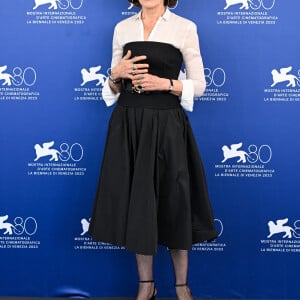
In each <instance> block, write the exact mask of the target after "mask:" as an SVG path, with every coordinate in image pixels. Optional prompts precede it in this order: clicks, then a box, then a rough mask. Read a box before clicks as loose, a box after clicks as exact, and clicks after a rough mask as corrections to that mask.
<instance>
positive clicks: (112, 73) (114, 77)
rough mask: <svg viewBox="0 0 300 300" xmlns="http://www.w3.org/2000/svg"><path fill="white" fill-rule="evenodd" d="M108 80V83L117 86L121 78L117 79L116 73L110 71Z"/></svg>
mask: <svg viewBox="0 0 300 300" xmlns="http://www.w3.org/2000/svg"><path fill="white" fill-rule="evenodd" d="M108 79H109V80H110V82H112V83H113V84H117V83H120V82H121V80H122V79H121V77H119V75H118V74H117V72H116V71H115V70H111V71H110V74H109V75H108Z"/></svg>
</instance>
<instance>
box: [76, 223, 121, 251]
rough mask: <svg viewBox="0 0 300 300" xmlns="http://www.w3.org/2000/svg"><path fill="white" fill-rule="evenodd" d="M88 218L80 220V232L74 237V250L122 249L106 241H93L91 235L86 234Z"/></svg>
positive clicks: (88, 224)
mask: <svg viewBox="0 0 300 300" xmlns="http://www.w3.org/2000/svg"><path fill="white" fill-rule="evenodd" d="M90 220H91V219H87V218H82V219H81V221H80V228H81V230H80V231H81V232H80V234H79V235H78V236H76V237H74V246H73V247H74V250H77V251H78V250H79V251H86V250H98V251H99V250H110V251H112V250H124V249H125V248H124V247H119V246H114V245H111V244H108V243H103V242H95V241H93V240H92V238H91V236H89V235H88V230H89V226H90Z"/></svg>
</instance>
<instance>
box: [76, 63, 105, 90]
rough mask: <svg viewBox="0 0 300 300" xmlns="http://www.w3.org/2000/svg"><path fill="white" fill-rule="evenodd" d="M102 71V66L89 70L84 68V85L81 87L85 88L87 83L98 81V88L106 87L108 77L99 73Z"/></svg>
mask: <svg viewBox="0 0 300 300" xmlns="http://www.w3.org/2000/svg"><path fill="white" fill-rule="evenodd" d="M100 70H101V66H96V67H91V68H89V70H87V69H85V68H83V69H81V76H82V83H81V86H84V85H85V84H86V83H87V82H91V81H95V80H96V81H97V83H96V86H98V85H101V86H103V85H104V82H105V80H106V76H105V75H104V74H100V73H97V72H98V71H100Z"/></svg>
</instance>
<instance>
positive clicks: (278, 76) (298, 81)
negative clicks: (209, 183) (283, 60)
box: [271, 66, 300, 87]
mask: <svg viewBox="0 0 300 300" xmlns="http://www.w3.org/2000/svg"><path fill="white" fill-rule="evenodd" d="M292 69H293V68H292V66H290V67H287V68H281V69H280V70H279V72H278V71H277V70H276V69H273V70H272V72H271V74H272V76H273V83H272V85H271V87H274V86H275V85H277V84H278V83H282V82H285V83H286V87H296V85H298V86H300V77H297V76H295V75H294V74H288V73H289V72H290V71H292ZM298 75H299V74H298Z"/></svg>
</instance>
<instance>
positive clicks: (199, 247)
mask: <svg viewBox="0 0 300 300" xmlns="http://www.w3.org/2000/svg"><path fill="white" fill-rule="evenodd" d="M215 227H216V230H217V232H218V233H219V235H218V238H217V240H215V241H213V242H210V243H199V244H195V245H193V247H192V250H193V251H206V252H223V251H224V249H225V248H226V243H225V242H224V241H222V238H221V236H222V235H223V232H224V225H223V222H222V220H220V219H215Z"/></svg>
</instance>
